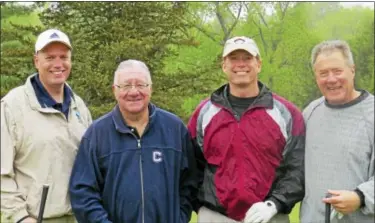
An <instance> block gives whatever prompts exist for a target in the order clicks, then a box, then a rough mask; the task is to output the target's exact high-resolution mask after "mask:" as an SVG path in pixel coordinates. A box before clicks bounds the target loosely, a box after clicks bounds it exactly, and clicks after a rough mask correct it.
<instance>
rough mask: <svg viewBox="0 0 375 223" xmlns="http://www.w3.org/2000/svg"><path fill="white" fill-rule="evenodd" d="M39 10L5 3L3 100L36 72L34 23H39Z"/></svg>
mask: <svg viewBox="0 0 375 223" xmlns="http://www.w3.org/2000/svg"><path fill="white" fill-rule="evenodd" d="M34 10H35V7H32V6H24V5H20V4H17V3H14V2H6V3H5V2H3V3H1V34H0V35H1V97H3V96H4V95H5V94H6V93H7V92H8V91H9V90H10V89H12V88H14V87H15V86H18V85H21V84H23V82H24V81H25V78H26V77H27V75H29V74H30V72H32V71H33V70H34V66H33V62H32V56H33V45H34V39H35V37H34V33H35V32H37V31H36V30H37V29H36V28H35V27H34V26H33V24H35V23H36V24H37V23H38V17H37V14H36V13H35V12H34Z"/></svg>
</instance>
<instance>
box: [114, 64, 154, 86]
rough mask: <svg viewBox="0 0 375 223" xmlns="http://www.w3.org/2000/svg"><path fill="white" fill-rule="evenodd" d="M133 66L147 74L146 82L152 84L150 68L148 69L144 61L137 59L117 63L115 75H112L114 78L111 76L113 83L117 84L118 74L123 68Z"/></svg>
mask: <svg viewBox="0 0 375 223" xmlns="http://www.w3.org/2000/svg"><path fill="white" fill-rule="evenodd" d="M135 67H136V68H140V69H142V70H143V71H144V72H145V73H146V74H147V82H148V83H149V84H152V80H151V73H150V70H149V69H148V67H147V65H146V64H145V63H144V62H142V61H139V60H125V61H122V62H121V63H120V64H119V65H118V67H117V69H116V71H115V75H114V78H113V84H117V79H118V74H119V73H120V72H121V71H122V70H125V69H128V68H135Z"/></svg>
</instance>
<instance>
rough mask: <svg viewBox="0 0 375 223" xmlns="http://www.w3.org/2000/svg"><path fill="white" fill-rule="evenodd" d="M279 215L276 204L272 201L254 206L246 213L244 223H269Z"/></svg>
mask: <svg viewBox="0 0 375 223" xmlns="http://www.w3.org/2000/svg"><path fill="white" fill-rule="evenodd" d="M275 214H277V209H276V205H275V203H273V202H272V201H265V202H258V203H255V204H253V205H252V206H251V207H250V209H249V210H248V211H247V212H246V215H245V219H244V221H243V222H244V223H267V222H269V220H271V218H272V217H273V216H274V215H275Z"/></svg>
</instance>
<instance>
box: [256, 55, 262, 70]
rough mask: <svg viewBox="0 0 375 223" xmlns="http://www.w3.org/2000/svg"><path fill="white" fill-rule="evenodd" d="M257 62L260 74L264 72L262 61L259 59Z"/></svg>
mask: <svg viewBox="0 0 375 223" xmlns="http://www.w3.org/2000/svg"><path fill="white" fill-rule="evenodd" d="M257 61H258V69H259V73H260V72H261V71H262V60H261V59H258V58H257Z"/></svg>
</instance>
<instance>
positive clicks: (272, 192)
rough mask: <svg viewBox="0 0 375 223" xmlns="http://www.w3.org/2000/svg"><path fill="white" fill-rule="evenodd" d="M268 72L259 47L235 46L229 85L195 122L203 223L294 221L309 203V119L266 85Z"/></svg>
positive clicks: (227, 50)
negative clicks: (300, 206)
mask: <svg viewBox="0 0 375 223" xmlns="http://www.w3.org/2000/svg"><path fill="white" fill-rule="evenodd" d="M261 66H262V61H261V58H260V53H259V48H258V46H257V45H256V43H255V42H254V40H252V39H249V38H247V37H241V36H240V37H234V38H231V39H229V40H227V42H226V43H225V46H224V51H223V61H222V69H223V72H224V73H226V75H227V77H228V83H227V84H225V85H223V86H221V87H220V88H219V89H217V90H216V91H214V92H213V93H212V95H211V97H210V98H207V99H205V100H203V101H202V102H201V103H200V104H199V105H198V107H197V108H196V110H195V111H194V113H193V115H192V117H191V119H190V121H189V124H188V127H189V131H190V133H191V135H192V137H193V138H194V139H195V140H194V141H195V148H196V160H197V165H198V168H199V169H200V180H199V184H200V190H199V193H198V196H197V199H196V204H195V207H194V208H195V211H196V212H197V213H198V222H211V223H214V222H230V223H233V222H244V223H250V222H251V223H257V222H262V223H265V222H289V217H288V214H289V213H290V212H291V210H292V209H293V207H294V205H295V204H296V203H297V202H299V201H301V200H302V198H303V196H304V172H303V171H304V169H303V168H304V160H303V158H304V139H305V136H304V135H305V126H304V121H303V117H302V114H301V112H300V111H299V110H298V109H297V107H296V106H294V105H293V104H292V103H291V102H289V101H287V100H285V99H284V98H282V97H280V96H278V95H276V94H274V93H272V92H271V91H270V90H269V89H268V88H267V87H266V86H265V85H264V84H263V83H261V82H260V81H259V80H258V74H259V72H260V71H261Z"/></svg>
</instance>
